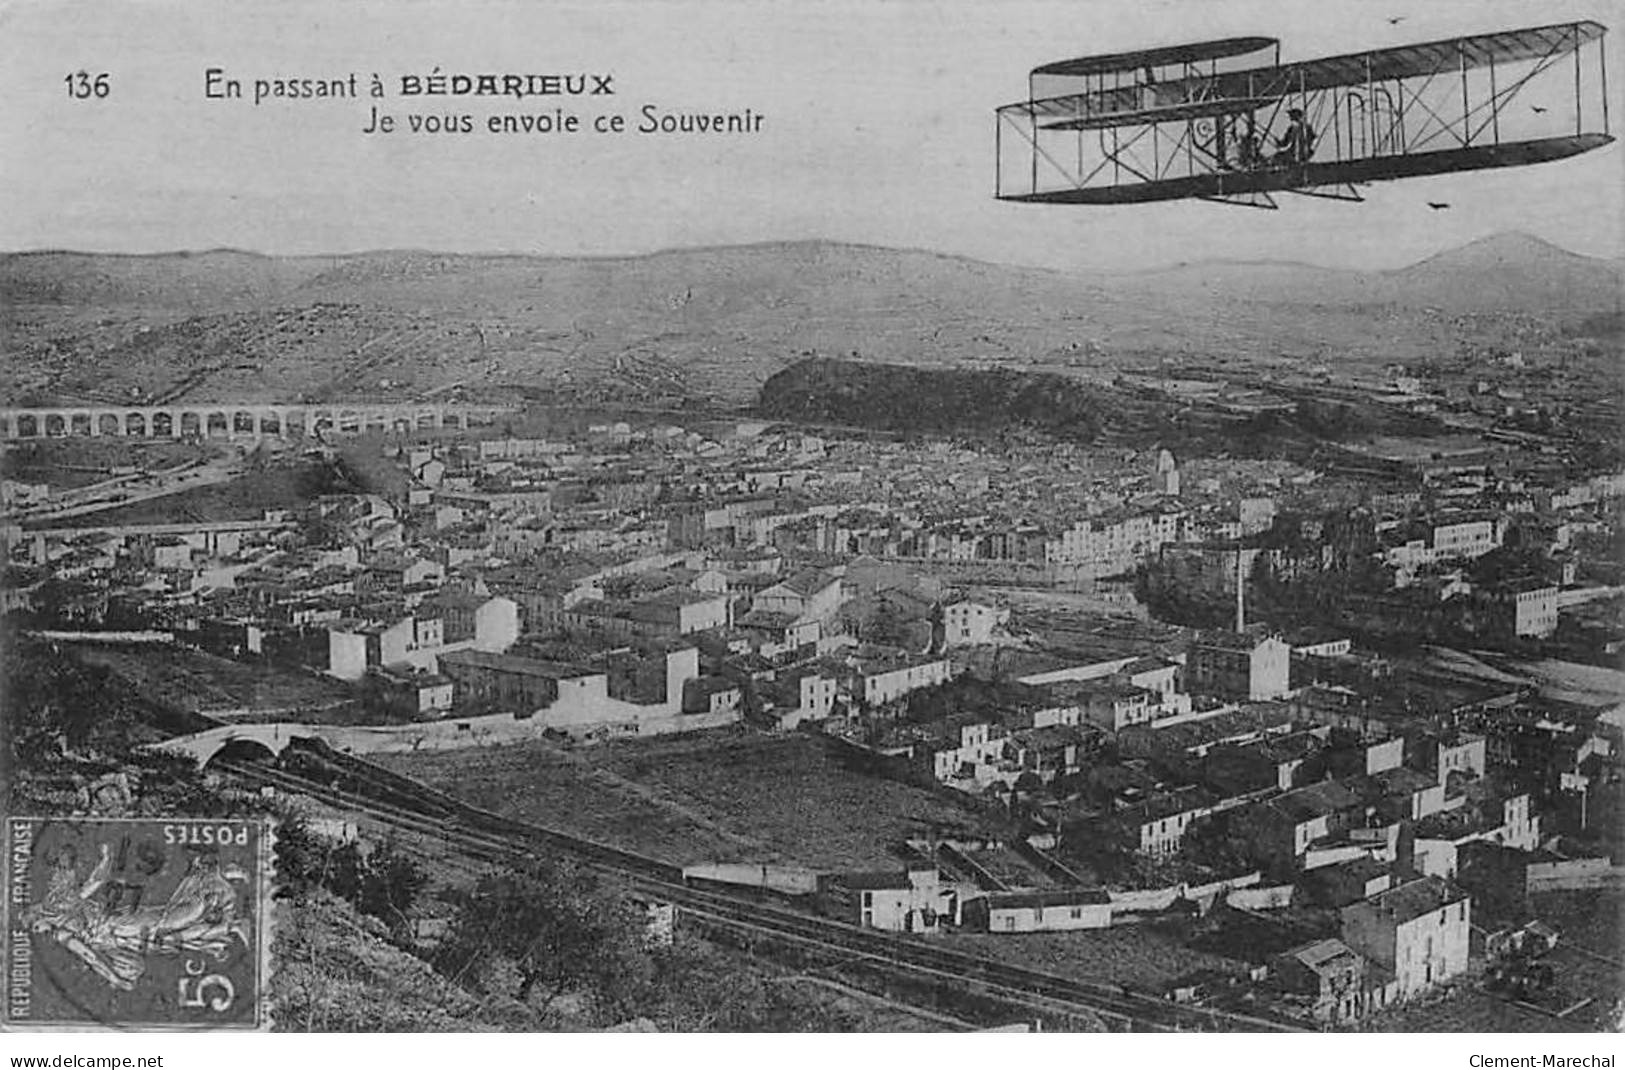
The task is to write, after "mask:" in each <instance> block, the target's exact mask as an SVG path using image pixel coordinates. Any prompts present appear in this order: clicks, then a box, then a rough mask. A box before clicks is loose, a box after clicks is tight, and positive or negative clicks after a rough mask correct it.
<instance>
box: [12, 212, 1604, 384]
mask: <svg viewBox="0 0 1625 1070" xmlns="http://www.w3.org/2000/svg"><path fill="white" fill-rule="evenodd" d="M1620 279H1621V269H1620V265H1618V264H1616V263H1613V262H1609V261H1602V260H1593V259H1591V258H1587V257H1579V256H1575V255H1574V254H1571V253H1567V252H1565V251H1563V250H1559V249H1556V248H1555V247H1551V246H1548V245H1546V244H1545V243H1543V242H1539V241H1538V240H1537V239H1533V238H1529V237H1527V236H1522V235H1501V236H1497V237H1494V238H1490V239H1486V240H1484V241H1481V242H1475V243H1473V244H1472V245H1469V246H1466V247H1464V248H1462V249H1459V250H1453V251H1451V252H1448V253H1444V254H1440V255H1439V256H1436V257H1434V258H1432V259H1430V260H1427V261H1424V262H1422V263H1420V264H1417V265H1413V266H1412V267H1409V268H1405V269H1403V270H1400V271H1394V272H1367V273H1361V272H1348V271H1333V270H1329V269H1321V268H1309V267H1306V266H1304V265H1295V264H1249V263H1205V264H1197V265H1184V266H1181V267H1177V268H1172V269H1169V270H1166V271H1158V272H1145V273H1138V274H1131V275H1118V276H1107V275H1102V274H1096V275H1071V274H1064V273H1059V272H1053V271H1040V270H1035V269H1029V268H1020V267H1011V266H1005V265H996V264H988V263H982V262H978V261H974V260H968V259H963V258H958V257H950V256H943V255H938V254H933V253H928V252H920V251H913V250H897V249H883V248H875V247H869V246H858V245H842V244H835V243H829V242H797V243H770V244H763V245H751V246H736V247H723V248H709V249H687V250H679V251H672V252H665V253H658V254H653V255H649V256H640V257H624V258H547V257H530V256H476V255H452V254H441V253H425V252H413V251H393V252H379V253H367V254H359V255H354V256H333V257H267V256H260V255H258V254H254V253H244V252H238V251H232V250H216V251H211V252H204V253H176V254H165V255H155V256H102V255H95V254H85V253H68V252H49V253H26V254H13V255H6V256H0V346H3V348H0V369H3V372H4V374H3V375H0V381H3V382H4V383H6V384H7V386H8V390H7V391H6V394H7V400H9V401H11V402H13V403H25V404H40V403H49V402H53V401H56V400H101V401H108V402H120V403H122V402H134V401H137V400H153V399H163V400H168V399H175V398H187V399H195V400H205V399H211V398H227V397H233V398H236V397H242V398H254V399H285V400H291V399H300V398H305V399H325V398H330V397H340V396H343V397H363V398H377V399H380V400H383V399H406V398H412V397H422V396H439V397H447V396H451V397H455V396H459V395H466V396H487V397H493V396H494V397H504V398H511V397H513V396H515V395H516V394H520V395H526V396H537V397H551V398H558V399H566V400H569V401H572V402H576V403H591V402H614V403H617V404H623V403H624V404H634V405H647V406H654V407H670V406H677V405H685V404H694V403H703V404H709V403H712V402H715V401H719V400H720V401H722V402H724V403H727V404H745V403H748V402H749V401H750V400H751V399H752V398H753V397H754V396H755V395H756V393H757V391H758V390H759V388H760V386H761V385H762V383H763V382H765V381H766V380H767V379H768V378H769V377H770V376H771V375H773V374H774V373H775V372H777V371H779V370H781V369H782V368H784V367H786V366H788V365H789V364H790V363H792V362H793V361H796V360H799V359H803V358H807V357H810V356H815V355H817V356H840V357H853V356H856V357H858V358H860V359H864V360H874V361H880V362H887V363H894V364H913V365H925V366H937V367H944V366H963V365H967V364H969V365H972V366H976V367H988V366H1008V367H1019V368H1022V369H1024V370H1035V371H1047V372H1055V373H1057V374H1062V375H1067V376H1073V377H1080V378H1085V379H1092V380H1095V381H1097V382H1098V381H1102V380H1106V379H1109V378H1110V377H1112V376H1113V375H1115V374H1116V373H1117V372H1119V371H1123V370H1133V369H1140V368H1144V367H1146V366H1148V365H1152V364H1156V363H1157V362H1159V361H1160V360H1162V359H1164V358H1167V359H1169V360H1172V361H1174V362H1176V363H1184V362H1189V361H1191V360H1193V359H1198V358H1199V359H1202V360H1220V361H1223V360H1233V361H1241V362H1245V363H1256V362H1259V361H1261V360H1264V361H1268V360H1287V361H1292V360H1314V361H1325V360H1336V361H1338V362H1351V361H1352V362H1360V361H1391V360H1395V359H1398V360H1405V359H1409V358H1413V357H1420V356H1426V355H1429V354H1435V353H1438V352H1440V351H1441V349H1443V350H1449V349H1452V348H1454V343H1455V339H1456V338H1457V337H1458V336H1459V331H1460V319H1461V317H1462V316H1464V315H1471V316H1474V317H1478V318H1479V319H1483V317H1486V316H1487V317H1490V319H1491V320H1492V321H1493V320H1494V318H1495V317H1522V318H1523V319H1524V320H1527V319H1528V318H1529V317H1535V318H1537V319H1540V320H1542V321H1548V320H1549V321H1550V322H1551V324H1552V325H1553V327H1554V329H1560V328H1563V327H1566V326H1569V325H1571V324H1573V323H1578V322H1580V321H1582V320H1584V319H1585V318H1586V317H1587V316H1594V315H1596V314H1598V313H1608V312H1612V311H1615V310H1616V309H1617V308H1618V300H1619V298H1618V295H1619V292H1620ZM1491 329H1492V330H1493V323H1492V327H1491Z"/></svg>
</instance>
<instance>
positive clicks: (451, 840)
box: [215, 756, 1304, 1031]
mask: <svg viewBox="0 0 1625 1070" xmlns="http://www.w3.org/2000/svg"><path fill="white" fill-rule="evenodd" d="M338 757H339V759H340V762H341V764H342V767H343V769H344V774H343V776H342V777H341V778H340V782H336V783H322V782H320V781H318V780H315V779H312V778H309V777H305V776H301V775H298V774H295V773H290V772H287V771H285V770H280V769H272V768H268V767H265V766H261V765H254V764H248V763H242V762H234V761H227V760H219V761H217V762H216V763H215V764H216V766H217V767H219V768H221V769H222V770H223V771H226V772H229V773H232V774H233V775H236V776H238V777H240V778H242V779H244V780H246V781H249V782H251V783H258V784H261V785H269V786H273V787H277V788H280V789H282V790H284V791H288V792H294V793H298V794H302V795H308V796H311V797H313V798H316V799H320V800H322V801H324V802H327V803H329V804H331V805H335V806H338V807H341V808H344V809H350V810H355V811H357V812H360V813H363V814H366V815H367V816H369V817H371V818H373V819H374V820H376V821H378V822H380V823H382V824H385V825H386V826H388V827H390V828H394V829H398V830H400V831H402V832H407V833H413V834H416V835H420V836H425V837H428V838H429V839H431V840H432V841H434V842H436V843H440V844H444V845H446V846H447V847H448V848H452V849H454V850H455V851H456V852H457V853H460V854H462V855H464V856H465V857H468V858H473V859H476V860H479V861H483V862H489V863H492V864H498V865H500V864H507V863H512V862H516V861H522V860H524V859H527V858H533V857H536V856H537V855H538V854H539V853H541V852H543V851H548V852H558V853H563V854H566V855H569V856H571V857H573V858H575V859H577V860H579V861H581V862H583V863H585V864H587V865H589V866H591V867H592V868H594V869H597V870H600V871H603V872H606V873H609V874H613V875H615V876H617V877H619V878H621V879H623V880H625V881H627V882H629V883H630V885H631V886H632V887H633V888H634V890H636V891H638V892H640V893H642V894H645V895H648V896H650V897H658V898H660V899H662V900H664V901H667V902H671V903H674V904H676V905H677V906H679V907H681V908H682V909H683V910H684V911H686V912H689V913H691V914H694V915H697V916H699V917H701V918H704V919H705V920H706V922H707V923H708V924H711V925H715V926H720V927H722V928H724V929H726V930H730V931H732V932H734V933H736V934H738V935H741V936H743V937H745V938H747V939H748V940H751V941H757V940H760V939H764V938H766V939H771V940H775V941H781V942H784V943H787V944H790V945H792V946H796V947H798V948H802V949H806V950H810V951H813V952H819V953H826V954H828V955H829V956H831V957H833V958H836V959H839V960H842V961H846V962H850V963H861V964H863V965H865V966H866V967H868V968H871V969H874V970H876V971H879V972H881V973H889V974H892V975H895V976H897V977H899V978H902V979H905V980H907V981H910V982H912V983H918V982H921V981H925V982H928V983H930V984H932V985H935V986H938V987H945V988H953V987H957V988H961V989H969V990H974V991H977V992H979V993H980V994H983V995H986V996H990V997H993V998H995V999H1000V1000H1004V1001H1008V1002H1010V1003H1013V1004H1015V1005H1017V1006H1030V1007H1032V1008H1033V1009H1035V1010H1036V1009H1048V1010H1051V1011H1053V1012H1056V1013H1060V1014H1077V1015H1081V1016H1092V1017H1096V1018H1104V1019H1106V1020H1108V1022H1111V1023H1115V1024H1117V1025H1118V1026H1119V1027H1122V1028H1135V1029H1150V1030H1161V1031H1166V1030H1183V1031H1216V1030H1229V1031H1303V1028H1304V1027H1303V1026H1301V1025H1298V1024H1297V1023H1294V1022H1292V1021H1290V1020H1288V1019H1285V1018H1279V1017H1275V1016H1271V1015H1268V1014H1262V1013H1261V1014H1240V1013H1236V1012H1233V1011H1220V1010H1215V1009H1209V1008H1197V1007H1189V1006H1184V1005H1180V1004H1174V1003H1169V1002H1167V1001H1165V1000H1160V999H1156V998H1153V997H1150V996H1145V995H1140V994H1137V993H1133V992H1129V991H1127V990H1125V989H1124V988H1123V987H1122V986H1120V985H1115V984H1109V983H1104V982H1096V981H1087V980H1083V979H1081V978H1076V977H1065V976H1062V975H1059V974H1052V973H1048V972H1046V971H1042V970H1036V969H1033V968H1031V967H1026V966H1018V965H1015V964H1012V963H1007V962H1001V961H999V960H996V959H991V958H985V957H983V956H980V955H975V954H971V953H968V952H965V951H959V950H955V949H952V948H946V947H941V946H937V945H934V944H931V943H928V942H925V941H921V940H917V939H913V938H910V937H907V936H904V935H902V934H897V933H889V932H883V931H879V930H874V929H866V928H862V927H860V926H857V925H853V924H850V923H847V922H843V921H840V920H838V919H834V918H828V917H823V916H819V915H814V914H808V913H805V912H802V911H798V910H794V909H790V908H788V907H785V906H780V905H777V904H774V903H770V902H764V901H761V900H758V899H754V898H749V897H746V896H742V895H738V894H730V893H727V892H721V891H713V890H710V889H705V888H697V887H694V886H692V885H690V884H688V883H687V882H685V880H684V878H683V875H682V871H681V869H680V868H679V867H676V866H673V865H670V864H668V863H664V862H660V861H658V860H656V859H651V858H647V857H645V856H642V855H638V854H635V853H633V852H630V851H625V850H622V849H620V848H617V847H611V846H609V845H607V844H600V843H595V842H593V841H590V840H584V839H581V838H579V837H575V836H570V835H567V834H565V833H561V832H558V831H555V830H552V829H546V828H542V827H539V826H536V825H530V824H526V823H524V822H520V821H516V820H514V819H512V818H507V817H503V816H501V815H499V814H494V813H491V812H490V811H486V810H482V809H479V808H478V807H474V806H472V805H470V804H468V803H465V802H463V801H461V800H458V799H456V798H454V797H452V796H449V795H446V794H445V793H443V792H439V791H437V790H435V789H433V788H430V787H428V786H427V785H423V784H419V783H418V782H416V781H413V780H410V779H409V778H406V777H402V776H399V775H397V774H394V773H391V772H389V771H387V770H384V769H381V768H379V767H378V766H374V765H371V764H370V763H366V762H362V761H359V760H357V759H354V758H351V757H348V756H338ZM345 781H347V783H346V782H345Z"/></svg>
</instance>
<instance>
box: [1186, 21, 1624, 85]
mask: <svg viewBox="0 0 1625 1070" xmlns="http://www.w3.org/2000/svg"><path fill="white" fill-rule="evenodd" d="M1605 32H1606V30H1605V27H1603V26H1602V25H1601V24H1600V23H1596V22H1589V21H1588V22H1565V23H1559V24H1556V25H1552V26H1535V27H1531V28H1529V29H1524V30H1507V31H1505V32H1502V33H1485V34H1478V35H1476V36H1473V37H1450V38H1445V39H1443V40H1439V41H1426V42H1423V43H1421V44H1415V45H1401V46H1399V47H1396V48H1382V49H1377V50H1375V51H1370V52H1351V53H1349V54H1348V55H1345V56H1328V57H1326V58H1325V59H1313V60H1305V61H1303V62H1301V63H1287V64H1282V65H1281V66H1280V67H1277V68H1273V69H1259V70H1252V71H1233V72H1230V73H1225V74H1220V75H1219V76H1218V78H1217V92H1218V94H1219V95H1221V96H1238V95H1246V94H1249V93H1259V92H1262V93H1265V94H1268V93H1269V92H1270V90H1271V89H1278V90H1280V91H1284V92H1313V91H1315V90H1319V89H1332V88H1335V87H1338V86H1350V85H1365V84H1367V83H1369V82H1384V81H1392V80H1395V79H1400V78H1417V77H1425V76H1427V75H1432V74H1445V73H1450V72H1454V71H1458V70H1463V69H1465V70H1474V69H1477V68H1479V67H1487V66H1490V65H1491V64H1506V63H1519V62H1525V61H1529V60H1539V59H1546V58H1549V57H1551V56H1559V55H1563V54H1564V53H1567V52H1572V51H1574V50H1575V49H1577V48H1579V47H1580V46H1581V45H1585V44H1589V43H1590V42H1592V41H1595V40H1597V39H1598V38H1600V37H1602V35H1603V34H1604V33H1605Z"/></svg>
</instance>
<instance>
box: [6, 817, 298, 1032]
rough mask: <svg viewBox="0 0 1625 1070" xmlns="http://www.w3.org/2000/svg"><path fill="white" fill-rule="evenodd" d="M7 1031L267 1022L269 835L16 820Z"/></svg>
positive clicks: (242, 827) (200, 827)
mask: <svg viewBox="0 0 1625 1070" xmlns="http://www.w3.org/2000/svg"><path fill="white" fill-rule="evenodd" d="M5 837H6V844H5V851H6V882H5V893H6V898H5V910H4V915H5V929H4V934H3V937H0V939H3V945H4V966H3V969H4V977H5V984H4V1000H3V1006H0V1022H3V1023H4V1025H5V1026H6V1027H7V1028H12V1029H26V1028H30V1027H38V1028H51V1029H64V1028H69V1029H71V1028H87V1029H96V1028H103V1029H232V1030H254V1029H264V1028H267V1027H268V1026H269V1024H270V1023H269V1015H268V1000H267V993H266V985H267V982H268V980H269V970H268V966H269V950H270V938H271V933H270V919H271V913H270V911H271V902H270V891H271V877H272V872H271V871H272V854H271V840H272V835H271V828H270V825H269V824H268V823H266V822H263V821H259V820H234V819H223V818H221V819H215V818H209V819H203V818H128V819H125V818H118V819H115V818H91V817H86V818H42V817H12V818H8V819H7V820H6V823H5Z"/></svg>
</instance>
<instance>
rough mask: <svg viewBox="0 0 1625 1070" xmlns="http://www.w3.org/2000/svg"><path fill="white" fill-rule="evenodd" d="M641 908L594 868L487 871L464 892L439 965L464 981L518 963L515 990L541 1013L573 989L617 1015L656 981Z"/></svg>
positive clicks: (484, 980)
mask: <svg viewBox="0 0 1625 1070" xmlns="http://www.w3.org/2000/svg"><path fill="white" fill-rule="evenodd" d="M644 927H645V919H644V918H643V916H642V913H641V912H640V911H639V910H638V909H637V908H636V907H634V906H633V905H632V904H630V903H628V902H627V901H626V900H624V899H622V898H620V897H619V896H616V895H613V894H609V893H607V892H606V891H605V890H604V889H602V888H600V887H599V886H598V883H597V880H596V879H595V878H594V877H593V876H592V875H591V874H590V873H588V872H586V871H584V870H581V869H579V868H577V867H575V866H573V865H569V864H566V863H555V862H544V861H537V862H532V863H529V864H526V865H520V866H515V867H513V868H510V869H507V870H504V871H501V872H497V873H491V874H487V875H486V876H485V877H482V878H481V879H480V880H479V882H478V883H477V884H476V885H475V886H474V888H473V890H472V891H471V892H468V893H466V894H465V895H464V896H463V899H462V902H461V905H460V906H459V909H458V912H457V915H456V917H455V918H454V919H453V921H452V926H451V932H450V933H449V934H448V936H447V939H446V941H445V943H444V944H443V945H442V947H441V949H440V951H439V952H438V953H437V955H436V962H435V965H436V966H437V967H438V968H439V969H440V970H441V971H442V972H443V973H445V974H446V975H447V976H449V977H450V978H452V979H453V980H454V981H458V982H459V983H464V982H468V983H472V984H473V985H475V986H479V985H482V984H488V983H492V981H491V979H490V976H489V974H490V973H492V971H489V967H490V966H492V965H495V964H496V963H497V962H498V961H499V960H505V961H506V962H508V963H510V964H511V965H512V968H513V970H514V971H515V973H516V975H517V977H518V979H519V984H518V986H517V989H516V991H514V992H513V993H512V994H513V995H514V997H515V998H517V999H518V1000H519V1001H520V1002H525V1003H528V1002H529V1001H530V998H531V996H532V995H533V994H535V993H536V992H537V991H540V992H541V994H542V1007H541V1009H542V1010H544V1011H545V1010H546V1009H547V1008H548V1007H550V1006H551V1005H552V1004H553V1003H554V1001H555V1000H557V999H558V998H559V997H560V996H562V995H564V994H565V993H566V992H571V991H585V992H588V993H589V994H591V995H592V997H593V998H594V1000H595V1001H596V1002H597V1003H598V1004H599V1005H600V1006H602V1007H604V1008H606V1009H608V1010H610V1011H611V1012H612V1013H613V1012H616V1011H620V1010H624V1009H625V1008H626V1007H628V1006H630V1005H632V1004H633V1003H634V1002H635V1001H636V999H637V998H638V997H639V996H641V995H642V994H643V993H644V990H645V989H647V987H648V985H649V983H650V971H651V963H650V960H649V956H648V955H647V954H645V953H644V950H643V946H642V936H643V932H644Z"/></svg>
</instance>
